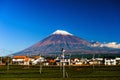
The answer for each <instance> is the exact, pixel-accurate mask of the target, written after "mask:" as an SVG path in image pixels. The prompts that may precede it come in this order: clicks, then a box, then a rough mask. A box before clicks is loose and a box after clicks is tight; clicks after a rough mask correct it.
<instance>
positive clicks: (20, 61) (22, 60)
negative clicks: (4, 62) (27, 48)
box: [12, 56, 30, 65]
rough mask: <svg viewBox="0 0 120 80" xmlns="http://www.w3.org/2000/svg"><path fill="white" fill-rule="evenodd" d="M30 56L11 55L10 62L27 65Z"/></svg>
mask: <svg viewBox="0 0 120 80" xmlns="http://www.w3.org/2000/svg"><path fill="white" fill-rule="evenodd" d="M29 61H30V58H29V57H27V56H13V59H12V63H13V64H18V65H29Z"/></svg>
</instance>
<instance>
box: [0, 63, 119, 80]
mask: <svg viewBox="0 0 120 80" xmlns="http://www.w3.org/2000/svg"><path fill="white" fill-rule="evenodd" d="M39 68H40V67H39V65H36V66H29V68H28V66H20V65H10V67H9V70H7V66H0V79H1V80H33V79H34V80H48V79H49V80H120V75H119V73H120V66H95V68H94V69H93V66H66V67H65V72H66V74H67V76H66V78H64V79H63V78H62V67H60V66H43V67H42V73H41V74H40V72H39ZM67 77H68V78H67Z"/></svg>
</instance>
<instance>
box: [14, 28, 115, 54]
mask: <svg viewBox="0 0 120 80" xmlns="http://www.w3.org/2000/svg"><path fill="white" fill-rule="evenodd" d="M99 44H100V43H96V42H95V43H92V42H89V41H87V40H85V39H82V38H79V37H76V36H74V35H73V34H71V33H69V32H67V31H63V30H57V31H55V32H53V33H52V34H51V35H50V36H48V37H47V38H45V39H43V40H42V41H39V42H38V43H36V44H34V45H32V46H31V47H29V48H27V49H25V50H23V51H20V52H18V53H16V54H15V55H27V54H29V55H39V54H43V55H50V54H57V53H61V49H62V48H63V49H65V50H66V53H71V54H80V53H107V52H110V53H111V52H116V50H115V49H111V48H107V47H99V46H93V45H99Z"/></svg>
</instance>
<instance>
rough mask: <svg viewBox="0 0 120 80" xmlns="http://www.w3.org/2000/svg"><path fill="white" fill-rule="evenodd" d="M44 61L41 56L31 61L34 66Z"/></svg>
mask: <svg viewBox="0 0 120 80" xmlns="http://www.w3.org/2000/svg"><path fill="white" fill-rule="evenodd" d="M45 61H46V59H45V58H44V57H42V56H38V57H37V58H36V59H35V60H33V61H32V65H36V64H38V63H43V62H45Z"/></svg>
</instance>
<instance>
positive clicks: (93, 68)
mask: <svg viewBox="0 0 120 80" xmlns="http://www.w3.org/2000/svg"><path fill="white" fill-rule="evenodd" d="M94 60H95V54H93V69H94V68H95V67H94Z"/></svg>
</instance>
